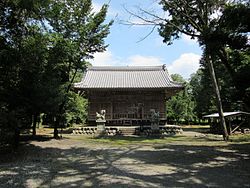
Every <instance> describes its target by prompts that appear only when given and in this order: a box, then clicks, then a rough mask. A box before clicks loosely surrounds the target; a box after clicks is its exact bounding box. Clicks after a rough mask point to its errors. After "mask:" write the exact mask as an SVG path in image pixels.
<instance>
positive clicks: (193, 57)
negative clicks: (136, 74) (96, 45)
mask: <svg viewBox="0 0 250 188" xmlns="http://www.w3.org/2000/svg"><path fill="white" fill-rule="evenodd" d="M200 58H201V56H200V55H198V54H194V53H185V54H182V55H181V56H180V57H179V58H178V59H177V60H175V61H174V62H173V63H172V64H170V65H167V69H168V71H169V73H170V74H180V75H182V77H183V78H185V79H188V78H189V77H190V75H191V74H192V73H195V72H196V71H197V69H198V68H199V61H200ZM90 63H91V64H92V65H93V66H158V65H163V64H165V62H164V59H162V58H159V57H155V56H142V55H133V56H130V57H128V58H125V59H122V58H120V57H118V56H115V55H113V54H112V53H111V51H109V50H107V51H105V52H103V53H96V54H95V55H94V59H93V60H91V61H90Z"/></svg>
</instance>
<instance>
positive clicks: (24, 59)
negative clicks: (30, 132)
mask: <svg viewBox="0 0 250 188" xmlns="http://www.w3.org/2000/svg"><path fill="white" fill-rule="evenodd" d="M48 2H49V1H46V0H45V1H29V2H28V1H24V0H17V1H14V0H3V1H1V3H0V13H1V14H0V46H1V48H0V62H1V63H0V83H1V84H0V111H1V112H0V113H1V116H0V126H1V127H0V129H1V130H6V132H5V134H6V135H8V134H12V133H13V132H14V134H15V138H16V139H15V144H16V143H18V137H19V136H18V135H19V132H20V130H19V129H20V128H21V127H22V126H27V125H29V124H30V116H29V107H30V106H31V105H28V97H27V95H26V94H27V93H23V83H24V82H25V81H24V80H25V79H26V81H27V80H28V79H30V78H29V77H28V76H27V75H26V74H25V73H27V70H28V69H32V68H33V67H29V66H28V64H29V65H30V60H31V58H30V57H29V54H28V53H29V52H30V49H29V47H28V46H29V45H31V44H32V42H33V40H32V39H31V36H33V37H34V38H33V39H35V38H37V39H38V38H39V37H40V36H39V35H38V32H40V30H39V29H37V28H36V27H35V25H42V22H43V21H42V20H43V18H44V17H43V14H42V13H41V10H43V9H44V7H46V6H47V4H48ZM38 36H39V37H38ZM37 41H38V40H37ZM41 41H42V40H41ZM39 44H40V43H39ZM33 46H34V45H33ZM41 47H42V46H41ZM34 51H36V52H38V51H39V49H38V48H36V49H35V50H34ZM33 54H35V53H33ZM40 55H41V54H39V55H38V57H39V58H40V57H42V56H40ZM35 62H36V63H34V65H35V66H36V65H38V64H37V61H35Z"/></svg>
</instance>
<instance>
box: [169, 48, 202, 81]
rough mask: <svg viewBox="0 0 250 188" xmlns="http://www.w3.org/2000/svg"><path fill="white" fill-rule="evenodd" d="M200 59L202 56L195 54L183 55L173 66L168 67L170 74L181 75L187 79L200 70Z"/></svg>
mask: <svg viewBox="0 0 250 188" xmlns="http://www.w3.org/2000/svg"><path fill="white" fill-rule="evenodd" d="M200 58H201V56H200V55H198V54H194V53H185V54H182V55H181V56H180V57H179V58H178V59H177V60H175V61H174V62H173V63H172V64H171V65H167V68H168V71H169V73H170V74H180V75H182V76H183V78H185V79H187V78H189V77H190V75H191V74H192V73H195V72H196V71H197V70H198V68H199V61H200Z"/></svg>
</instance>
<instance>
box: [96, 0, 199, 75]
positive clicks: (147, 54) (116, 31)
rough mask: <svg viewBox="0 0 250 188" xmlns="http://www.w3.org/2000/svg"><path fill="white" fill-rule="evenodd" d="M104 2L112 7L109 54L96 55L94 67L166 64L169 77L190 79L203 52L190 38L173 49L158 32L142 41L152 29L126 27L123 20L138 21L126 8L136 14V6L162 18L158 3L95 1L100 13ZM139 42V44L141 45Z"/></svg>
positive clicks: (180, 40)
mask: <svg viewBox="0 0 250 188" xmlns="http://www.w3.org/2000/svg"><path fill="white" fill-rule="evenodd" d="M103 3H108V4H109V10H108V16H107V20H111V19H113V20H114V24H113V25H112V27H111V31H110V34H109V36H108V37H107V39H106V43H107V44H109V47H108V48H107V51H105V52H104V53H97V54H95V58H94V59H93V60H91V63H92V64H93V65H95V66H107V65H113V66H120V65H123V66H127V65H128V66H135V65H136V66H146V65H148V66H153V65H162V64H166V66H167V68H168V71H169V73H170V74H174V73H178V74H181V75H182V76H183V77H184V78H185V79H188V78H189V76H190V74H192V73H194V72H195V71H196V70H197V69H198V68H199V59H200V55H201V49H200V47H199V46H198V44H197V43H196V41H194V40H191V39H190V38H188V37H187V36H183V37H182V39H179V40H176V41H174V43H173V44H172V45H170V46H167V45H166V44H165V43H163V42H162V38H161V37H160V36H159V34H158V32H157V29H155V31H154V32H153V33H152V34H151V35H149V36H148V37H147V38H146V39H144V40H142V41H140V40H141V39H142V38H143V37H145V36H146V35H147V34H148V33H149V32H150V31H151V27H149V26H127V25H123V24H121V22H122V21H127V20H130V21H133V22H139V21H140V20H138V19H136V18H134V17H131V15H129V13H127V12H126V11H125V9H124V6H125V7H126V8H127V9H129V10H131V11H134V12H136V11H137V8H136V7H138V6H139V7H142V8H143V9H146V10H150V11H157V14H160V15H162V14H163V12H161V9H160V7H159V5H158V4H157V1H156V0H147V1H140V0H111V1H108V0H107V1H105V0H93V7H94V11H98V10H99V9H100V7H101V6H102V5H103ZM138 41H140V42H138Z"/></svg>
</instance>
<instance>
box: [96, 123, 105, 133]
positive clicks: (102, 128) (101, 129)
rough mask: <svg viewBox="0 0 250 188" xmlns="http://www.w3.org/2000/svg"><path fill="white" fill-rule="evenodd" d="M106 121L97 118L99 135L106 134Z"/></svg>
mask: <svg viewBox="0 0 250 188" xmlns="http://www.w3.org/2000/svg"><path fill="white" fill-rule="evenodd" d="M105 123H106V120H96V125H97V134H99V135H104V134H105Z"/></svg>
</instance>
